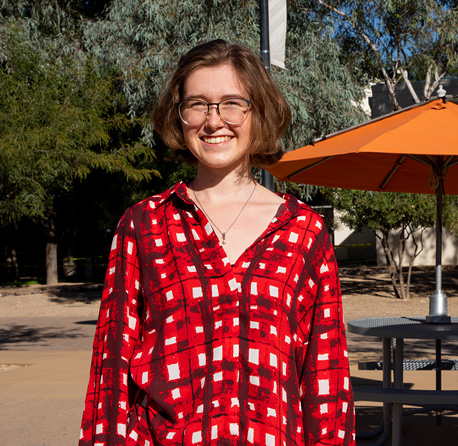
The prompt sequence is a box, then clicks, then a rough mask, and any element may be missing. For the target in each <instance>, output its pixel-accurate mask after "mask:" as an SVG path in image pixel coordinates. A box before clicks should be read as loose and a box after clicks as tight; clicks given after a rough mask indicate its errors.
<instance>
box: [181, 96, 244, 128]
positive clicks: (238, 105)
mask: <svg viewBox="0 0 458 446" xmlns="http://www.w3.org/2000/svg"><path fill="white" fill-rule="evenodd" d="M215 105H216V107H217V111H218V114H219V116H220V117H221V119H222V120H223V121H225V122H227V123H228V124H241V123H242V122H243V121H245V119H246V116H247V112H248V110H249V108H250V104H249V102H247V101H246V100H244V99H238V98H234V99H225V100H224V101H221V102H219V103H218V104H211V105H209V104H208V103H207V102H205V101H198V100H189V101H183V102H182V103H181V104H180V106H179V112H180V117H181V119H182V120H183V122H184V123H185V124H188V125H200V124H202V123H203V122H204V121H205V120H206V119H207V115H208V114H209V113H210V107H212V106H213V107H214V106H215Z"/></svg>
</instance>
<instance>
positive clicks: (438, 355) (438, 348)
mask: <svg viewBox="0 0 458 446" xmlns="http://www.w3.org/2000/svg"><path fill="white" fill-rule="evenodd" d="M436 390H442V344H441V340H440V339H436ZM441 425H442V409H441V408H440V407H439V408H438V409H437V410H436V426H441Z"/></svg>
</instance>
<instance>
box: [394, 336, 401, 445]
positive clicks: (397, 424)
mask: <svg viewBox="0 0 458 446" xmlns="http://www.w3.org/2000/svg"><path fill="white" fill-rule="evenodd" d="M403 361H404V339H402V338H396V345H395V347H394V388H395V389H402V388H403V387H404V373H403V372H404V362H403ZM393 446H402V404H393Z"/></svg>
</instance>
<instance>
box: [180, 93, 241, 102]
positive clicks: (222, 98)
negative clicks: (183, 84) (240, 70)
mask: <svg viewBox="0 0 458 446" xmlns="http://www.w3.org/2000/svg"><path fill="white" fill-rule="evenodd" d="M232 98H234V99H246V98H245V97H244V96H242V95H240V94H225V95H224V96H221V99H220V101H224V100H225V99H232ZM190 99H201V100H202V101H205V102H207V103H208V101H207V99H206V96H204V95H191V96H188V97H185V98H184V99H183V101H189V100H190ZM218 102H219V101H218Z"/></svg>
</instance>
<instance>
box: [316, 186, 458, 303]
mask: <svg viewBox="0 0 458 446" xmlns="http://www.w3.org/2000/svg"><path fill="white" fill-rule="evenodd" d="M322 191H323V193H324V194H325V196H326V198H327V199H328V201H329V202H330V203H331V204H332V205H333V206H334V208H335V209H338V210H340V211H343V217H342V222H343V223H344V224H346V225H348V226H349V227H350V228H351V229H354V230H356V231H360V230H361V229H362V228H363V227H364V226H367V227H368V228H369V229H371V230H372V231H374V232H375V235H376V237H377V238H378V239H379V240H380V242H381V245H382V247H383V252H384V254H385V258H386V261H387V264H388V266H389V270H390V277H391V283H392V284H393V289H394V292H395V295H396V297H398V298H401V299H408V298H409V297H410V294H409V289H410V280H411V273H412V267H413V263H414V261H415V258H416V257H418V255H419V254H420V253H421V252H422V250H423V232H424V230H425V229H426V228H427V227H432V226H434V222H435V219H436V200H435V196H434V195H421V194H404V193H386V192H368V191H360V190H358V191H356V190H345V189H329V188H322ZM455 201H456V200H455V199H454V198H453V197H447V198H446V203H445V207H444V222H446V224H447V225H448V226H449V227H450V226H451V225H452V223H453V222H456V220H457V208H456V203H455ZM392 232H396V233H397V235H398V236H397V237H396V240H397V243H396V245H393V244H392V243H390V234H391V233H392ZM415 235H416V237H415ZM409 240H410V241H411V242H412V244H413V252H411V253H410V256H409V264H408V268H407V277H405V274H404V269H403V264H404V257H405V255H406V250H407V242H408V241H409ZM395 252H397V259H396V255H395Z"/></svg>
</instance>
